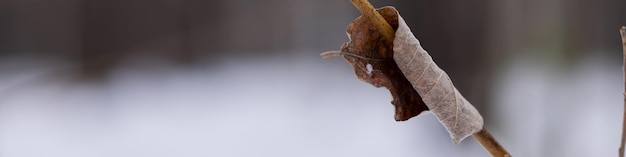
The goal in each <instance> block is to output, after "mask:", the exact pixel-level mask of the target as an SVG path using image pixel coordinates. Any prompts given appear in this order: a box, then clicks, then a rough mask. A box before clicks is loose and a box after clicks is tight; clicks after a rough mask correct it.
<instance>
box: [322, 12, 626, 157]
mask: <svg viewBox="0 0 626 157" xmlns="http://www.w3.org/2000/svg"><path fill="white" fill-rule="evenodd" d="M350 1H351V2H352V4H353V5H354V6H355V7H356V8H357V9H359V11H361V13H362V14H363V16H364V17H365V18H366V19H367V20H368V21H370V23H371V24H372V25H373V26H374V27H376V29H377V30H378V32H380V34H382V36H383V37H385V39H386V40H387V41H388V42H393V39H394V38H395V37H394V36H395V31H394V30H393V28H392V27H391V25H389V23H387V21H385V19H384V18H383V16H382V15H380V13H378V12H377V11H376V9H374V7H373V6H372V4H370V3H369V2H368V1H367V0H350ZM625 53H626V52H625ZM326 55H330V54H326ZM323 56H324V55H323ZM625 103H626V100H625ZM472 136H473V137H474V138H475V139H476V141H478V142H479V143H480V144H481V145H482V146H483V148H485V149H486V150H487V151H488V152H489V153H490V154H491V156H494V157H510V156H511V155H510V154H509V152H507V151H506V149H504V147H502V146H501V145H500V144H499V143H498V141H496V139H495V138H493V137H492V136H491V134H489V132H487V130H486V129H485V128H483V129H482V130H480V131H479V132H477V133H474V134H473V135H472Z"/></svg>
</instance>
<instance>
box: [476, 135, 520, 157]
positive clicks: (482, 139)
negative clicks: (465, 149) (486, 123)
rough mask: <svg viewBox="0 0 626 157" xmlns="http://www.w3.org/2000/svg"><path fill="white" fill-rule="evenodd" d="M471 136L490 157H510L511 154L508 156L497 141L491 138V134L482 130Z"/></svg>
mask: <svg viewBox="0 0 626 157" xmlns="http://www.w3.org/2000/svg"><path fill="white" fill-rule="evenodd" d="M472 136H473V137H474V139H476V141H478V143H480V145H482V146H483V148H485V150H487V152H489V154H491V156H493V157H510V156H511V154H509V152H507V151H506V149H504V147H502V145H500V143H498V141H496V139H495V138H493V136H491V134H489V132H488V131H487V129H485V128H483V129H482V130H480V131H479V132H477V133H474V134H473V135H472Z"/></svg>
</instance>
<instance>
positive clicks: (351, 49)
mask: <svg viewBox="0 0 626 157" xmlns="http://www.w3.org/2000/svg"><path fill="white" fill-rule="evenodd" d="M378 12H379V13H381V14H382V15H383V17H385V19H386V20H387V22H389V24H391V26H392V27H393V28H394V29H395V28H397V27H398V18H397V17H398V16H397V11H396V10H395V8H393V7H383V8H380V9H378ZM347 32H348V37H349V38H350V41H348V42H347V43H344V44H343V45H342V47H341V52H338V51H334V52H326V53H322V57H324V58H327V57H330V56H334V55H343V58H344V59H345V60H346V62H348V63H349V64H350V65H352V68H354V72H355V73H356V76H357V77H358V78H359V79H360V80H362V81H365V82H367V83H370V84H372V85H373V86H375V87H386V88H387V89H389V92H390V93H391V95H392V97H393V100H392V101H391V103H392V104H393V105H394V106H395V108H396V109H395V110H396V115H395V120H396V121H405V120H408V119H409V118H411V117H414V116H417V115H419V114H420V113H421V112H422V111H425V110H427V109H428V108H427V107H426V105H424V102H423V101H422V98H420V95H419V94H418V93H417V92H416V91H415V90H414V89H413V87H412V85H411V84H410V83H409V81H408V80H407V79H406V78H405V77H404V75H403V74H402V72H401V71H400V69H398V66H397V65H396V62H395V61H394V60H393V45H392V44H391V42H386V41H385V39H384V38H383V36H381V34H380V33H378V31H377V30H376V28H374V27H373V26H371V25H370V23H369V22H368V21H367V20H366V19H365V18H363V17H358V18H357V19H355V20H354V21H353V22H352V23H351V24H350V25H348V29H347Z"/></svg>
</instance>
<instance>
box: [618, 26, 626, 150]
mask: <svg viewBox="0 0 626 157" xmlns="http://www.w3.org/2000/svg"><path fill="white" fill-rule="evenodd" d="M619 32H620V35H622V50H623V51H624V52H623V54H622V55H623V56H624V63H623V64H624V67H622V68H623V69H624V116H623V117H624V120H623V124H622V143H621V145H620V146H619V157H624V143H626V132H625V131H626V26H622V29H620V30H619Z"/></svg>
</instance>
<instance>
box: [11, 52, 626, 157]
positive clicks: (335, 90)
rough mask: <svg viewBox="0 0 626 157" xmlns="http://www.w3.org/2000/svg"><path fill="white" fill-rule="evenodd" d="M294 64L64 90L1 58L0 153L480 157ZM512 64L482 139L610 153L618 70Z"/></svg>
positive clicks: (555, 152) (375, 94) (145, 74)
mask: <svg viewBox="0 0 626 157" xmlns="http://www.w3.org/2000/svg"><path fill="white" fill-rule="evenodd" d="M307 54H308V55H294V56H289V57H265V58H261V57H247V58H236V57H226V58H223V59H220V60H219V61H217V62H215V61H213V62H207V63H198V64H196V65H194V66H178V65H172V66H168V64H160V63H148V62H143V63H136V62H127V63H124V64H122V65H120V67H119V68H116V69H115V70H113V71H112V72H111V74H110V75H109V76H108V77H107V78H104V79H102V80H98V81H80V80H77V79H73V78H72V77H70V76H69V75H66V74H65V73H64V72H63V71H64V70H63V69H68V68H69V67H71V66H70V65H68V64H65V63H63V62H62V61H49V60H42V59H37V58H32V57H13V58H3V59H1V61H0V156H1V157H42V156H49V157H57V156H58V157H61V156H62V157H109V156H120V157H125V156H128V157H136V156H154V157H166V156H190V157H192V156H228V157H249V156H272V157H278V156H285V157H292V156H304V157H306V156H310V157H318V156H341V157H345V156H372V157H380V156H394V157H404V156H406V157H409V156H411V157H414V156H429V157H450V156H470V157H474V156H475V157H483V156H489V155H488V154H487V153H486V152H485V151H484V150H483V149H482V148H481V146H480V145H479V144H477V143H476V142H475V141H474V140H473V139H471V138H468V139H467V140H465V141H463V142H462V143H461V144H460V145H458V146H452V143H451V141H450V138H449V137H448V134H447V132H446V131H445V129H444V128H443V127H442V126H441V124H439V123H438V122H437V120H436V119H435V118H434V117H433V115H431V114H430V113H425V114H422V115H420V116H418V117H416V118H413V119H411V120H409V121H407V122H399V123H398V122H395V121H394V120H393V106H392V105H391V104H390V100H391V96H390V95H389V92H388V91H387V90H386V89H382V88H373V87H372V86H371V85H369V84H366V83H364V82H361V81H359V80H357V79H356V77H355V76H354V74H353V71H352V69H350V66H349V65H348V64H346V63H345V62H344V61H343V60H342V59H340V58H339V57H337V58H333V59H327V60H322V59H320V58H319V56H318V53H316V52H311V53H307ZM42 61H45V62H42ZM524 63H525V62H513V63H512V64H511V65H509V66H505V68H503V69H504V70H502V71H503V72H501V73H499V74H498V77H499V78H500V79H498V80H499V81H498V82H495V83H496V85H497V86H495V89H493V91H494V93H495V94H494V96H493V98H494V99H493V102H494V104H496V105H497V106H495V109H494V111H496V112H497V113H494V114H495V115H497V116H498V117H499V118H498V119H497V124H500V126H487V128H489V130H490V131H491V132H492V134H493V135H494V136H496V138H497V139H499V140H500V142H501V143H502V144H503V145H504V146H505V147H506V148H508V149H509V151H510V152H511V153H512V154H513V155H515V156H611V155H616V153H617V148H618V144H619V135H620V132H619V131H620V130H619V129H620V128H621V122H620V116H621V112H622V107H621V104H622V95H621V93H622V92H621V90H623V88H622V85H621V83H622V82H621V81H622V78H621V73H620V70H621V68H620V67H619V65H618V64H617V65H613V64H610V62H609V63H607V62H604V61H603V60H601V59H596V60H593V59H591V60H590V61H589V62H585V63H584V64H581V65H579V66H580V67H578V68H575V70H574V71H571V72H563V73H554V71H550V69H547V68H542V67H541V65H537V64H524ZM506 67H508V68H506ZM486 121H490V120H489V119H487V120H486Z"/></svg>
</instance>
